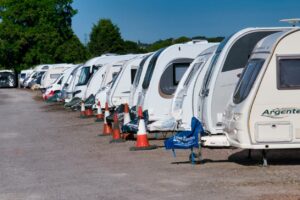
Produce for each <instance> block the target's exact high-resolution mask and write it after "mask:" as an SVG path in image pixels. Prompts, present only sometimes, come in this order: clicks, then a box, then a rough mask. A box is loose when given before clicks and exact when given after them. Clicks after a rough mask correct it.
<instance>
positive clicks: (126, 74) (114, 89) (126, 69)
mask: <svg viewBox="0 0 300 200" xmlns="http://www.w3.org/2000/svg"><path fill="white" fill-rule="evenodd" d="M147 56H148V54H146V55H140V56H138V57H136V58H134V59H131V60H129V61H127V62H126V63H125V64H124V65H123V67H122V68H121V70H120V72H119V73H118V75H117V76H116V78H115V79H114V80H113V82H112V86H111V88H110V90H109V91H108V92H107V100H106V101H107V102H108V105H109V107H117V106H119V105H121V104H124V103H128V102H129V94H130V88H131V85H132V83H133V81H134V78H135V75H136V72H137V70H138V67H139V66H140V64H141V62H142V61H143V59H144V58H146V57H147Z"/></svg>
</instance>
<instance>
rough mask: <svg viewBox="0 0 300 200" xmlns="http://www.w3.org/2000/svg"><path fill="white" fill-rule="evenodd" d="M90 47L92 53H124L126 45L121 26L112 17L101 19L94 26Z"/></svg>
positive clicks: (95, 54) (94, 54) (96, 54)
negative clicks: (113, 21) (115, 23)
mask: <svg viewBox="0 0 300 200" xmlns="http://www.w3.org/2000/svg"><path fill="white" fill-rule="evenodd" d="M88 49H89V52H90V53H91V55H93V56H98V55H101V54H104V53H123V52H124V46H123V40H122V37H121V34H120V31H119V28H118V27H117V26H116V25H114V24H113V23H112V22H111V20H110V19H101V20H99V22H98V23H97V24H96V25H94V26H93V28H92V32H91V34H90V41H89V43H88Z"/></svg>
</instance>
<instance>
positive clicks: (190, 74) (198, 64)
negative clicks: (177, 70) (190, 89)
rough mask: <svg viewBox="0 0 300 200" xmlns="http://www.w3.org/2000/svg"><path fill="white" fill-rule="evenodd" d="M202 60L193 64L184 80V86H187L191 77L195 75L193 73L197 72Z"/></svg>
mask: <svg viewBox="0 0 300 200" xmlns="http://www.w3.org/2000/svg"><path fill="white" fill-rule="evenodd" d="M202 64H203V62H199V63H195V64H194V65H193V68H192V69H191V71H190V73H189V75H188V77H187V79H186V80H185V82H184V86H185V87H187V86H188V85H189V84H190V82H191V80H192V79H193V77H194V76H195V74H196V73H197V71H198V70H199V69H200V67H201V66H202Z"/></svg>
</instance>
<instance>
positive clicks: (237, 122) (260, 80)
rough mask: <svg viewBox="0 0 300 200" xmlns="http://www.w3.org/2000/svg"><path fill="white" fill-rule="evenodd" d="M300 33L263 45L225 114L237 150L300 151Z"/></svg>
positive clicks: (289, 33)
mask: <svg viewBox="0 0 300 200" xmlns="http://www.w3.org/2000/svg"><path fill="white" fill-rule="evenodd" d="M299 44H300V29H298V28H295V29H292V30H290V31H285V32H280V33H276V34H273V35H270V36H268V37H267V38H264V39H263V40H261V41H260V42H259V43H258V44H257V45H256V47H255V49H254V51H253V52H252V55H251V57H250V60H249V61H248V64H247V66H246V68H245V70H244V71H243V73H242V75H241V78H240V80H239V82H238V84H237V86H236V88H235V91H234V93H233V95H232V98H231V99H230V102H229V104H228V106H227V109H226V112H225V114H224V127H225V128H224V130H225V132H226V133H227V136H228V140H229V142H230V144H231V145H232V146H235V147H239V148H246V149H288V148H300V123H299V119H300V118H299V115H300V102H299V99H300V90H299V89H300V79H299V77H300V46H299Z"/></svg>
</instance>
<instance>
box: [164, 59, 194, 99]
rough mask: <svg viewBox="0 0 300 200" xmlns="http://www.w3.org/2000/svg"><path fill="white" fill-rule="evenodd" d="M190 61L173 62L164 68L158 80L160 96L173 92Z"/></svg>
mask: <svg viewBox="0 0 300 200" xmlns="http://www.w3.org/2000/svg"><path fill="white" fill-rule="evenodd" d="M191 62H192V60H190V61H189V62H181V63H173V64H171V65H169V66H168V67H167V68H166V70H165V71H164V72H163V74H162V76H161V78H160V81H159V89H160V94H161V95H162V96H164V95H168V96H169V95H173V94H174V92H175V91H176V88H177V85H178V83H179V81H180V80H181V78H182V76H183V75H184V73H185V72H186V70H187V69H188V67H189V66H190V63H191Z"/></svg>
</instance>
